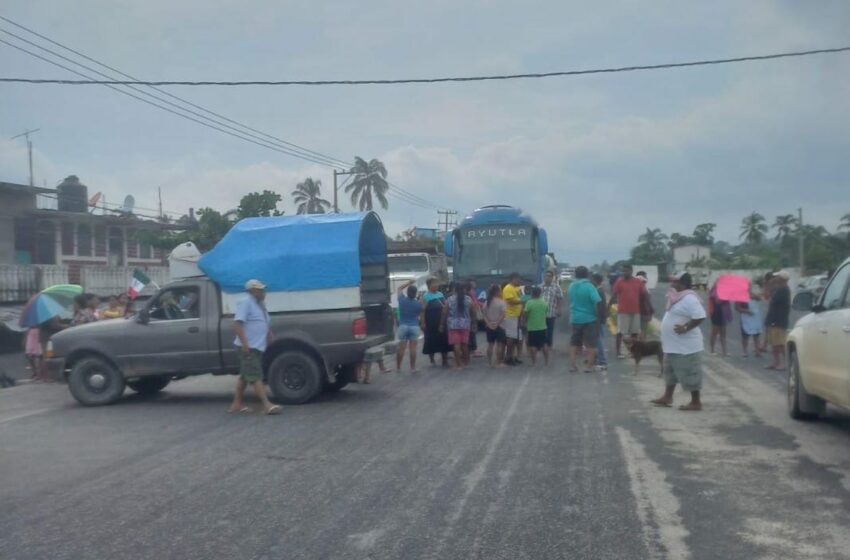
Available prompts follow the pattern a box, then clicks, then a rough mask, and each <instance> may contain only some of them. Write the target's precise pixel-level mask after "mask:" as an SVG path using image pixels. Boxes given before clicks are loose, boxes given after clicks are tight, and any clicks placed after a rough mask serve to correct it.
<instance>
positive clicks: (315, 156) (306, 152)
mask: <svg viewBox="0 0 850 560" xmlns="http://www.w3.org/2000/svg"><path fill="white" fill-rule="evenodd" d="M0 19H2V20H3V21H6V22H7V23H9V24H11V25H14V26H15V27H18V28H20V29H22V30H24V31H26V32H28V33H31V34H33V35H35V36H36V37H39V38H41V39H43V40H45V41H47V42H49V43H51V44H53V45H56V46H58V47H60V48H62V49H65V50H67V51H69V52H71V53H74V54H75V55H77V56H80V57H82V58H84V59H86V60H89V61H91V62H93V63H95V64H97V65H99V66H101V67H103V68H106V69H108V70H111V71H112V72H115V73H118V74H120V75H122V76H125V77H128V78H131V79H133V80H136V78H134V77H133V76H131V75H129V74H125V73H124V72H121V71H120V70H118V69H116V68H113V67H111V66H109V65H107V64H105V63H102V62H100V61H98V60H96V59H94V58H92V57H89V56H87V55H85V54H83V53H81V52H79V51H77V50H74V49H72V48H70V47H68V46H66V45H63V44H62V43H59V42H58V41H54V40H53V39H51V38H49V37H47V36H45V35H42V34H40V33H38V32H36V31H34V30H32V29H30V28H28V27H25V26H23V25H21V24H19V23H16V22H14V21H12V20H11V19H9V18H7V17H4V16H1V15H0ZM0 31H2V32H4V33H6V34H8V35H10V36H12V37H14V38H16V39H18V40H19V41H23V42H24V43H27V44H29V45H32V46H34V47H36V48H39V49H41V50H43V51H45V52H48V53H50V54H52V55H53V56H56V57H58V58H60V59H62V60H65V61H67V62H70V63H72V64H75V65H77V66H80V67H82V68H84V69H86V70H88V71H91V72H94V73H95V74H97V75H99V76H101V77H105V78H111V76H108V75H107V74H104V73H103V72H100V71H98V70H96V69H94V68H91V67H90V66H87V65H85V64H82V63H80V62H78V61H76V60H73V59H71V58H68V57H66V56H64V55H62V54H59V53H57V52H55V51H53V50H51V49H48V48H46V47H44V46H42V45H39V44H37V43H35V42H32V41H29V40H27V39H25V38H23V37H21V36H19V35H17V34H15V33H12V32H11V31H8V30H6V29H2V28H0ZM0 42H2V43H5V44H6V45H8V46H11V47H13V48H16V49H18V50H21V51H23V52H25V53H27V54H30V55H31V56H36V57H37V58H39V59H41V60H43V61H45V62H49V63H51V64H54V65H56V66H58V67H60V68H63V69H65V70H68V71H70V72H72V73H74V74H76V75H78V76H83V77H86V78H89V76H86V75H85V74H81V73H79V72H77V71H75V70H72V69H69V68H67V67H66V66H64V65H62V64H59V63H56V62H54V61H51V60H49V59H46V58H44V57H42V56H39V55H37V54H35V53H32V52H31V51H28V50H27V49H23V48H21V47H19V46H17V45H14V44H12V43H9V42H7V41H2V40H0ZM103 85H107V86H109V84H103ZM128 87H129V88H130V89H132V90H133V91H136V92H137V93H140V94H141V95H146V96H148V97H152V98H154V99H156V100H157V101H161V102H163V103H165V104H167V105H169V106H171V107H173V108H175V109H177V110H179V111H185V112H187V113H189V114H191V115H194V116H196V117H199V118H201V119H204V120H207V121H209V122H212V123H214V124H215V125H217V126H222V127H225V128H227V129H230V130H231V131H233V132H235V133H238V134H244V135H247V136H250V137H252V138H254V139H255V140H259V141H261V142H262V143H263V144H262V145H264V147H267V148H268V147H269V146H266V145H265V143H266V142H267V141H266V140H265V138H262V137H261V136H258V134H259V135H262V136H263V137H266V138H269V139H270V142H269V143H272V144H275V143H279V144H282V146H280V150H279V151H283V153H285V154H287V155H290V156H293V157H299V158H301V159H305V160H307V161H310V162H312V163H319V164H321V165H325V166H327V167H332V168H337V167H339V166H345V167H346V168H350V167H352V164H351V163H350V162H344V161H342V160H340V159H339V158H335V157H333V156H329V155H327V154H323V153H321V152H317V151H314V150H310V149H308V148H304V147H303V146H299V145H298V144H294V143H292V142H287V141H286V140H283V139H281V138H278V137H276V136H273V135H270V134H268V133H265V132H262V131H260V130H257V129H255V128H252V127H250V126H248V125H245V124H244V123H240V122H238V121H235V120H233V119H230V118H228V117H225V116H224V115H221V114H219V113H216V112H214V111H211V110H209V109H206V108H205V107H202V106H200V105H197V104H194V103H192V102H190V101H188V100H186V99H183V98H181V97H178V96H176V95H173V94H171V93H169V92H167V91H165V90H162V89H159V88H156V87H153V86H149V87H151V89H154V90H155V91H158V92H160V93H162V94H163V95H166V96H168V97H170V98H172V99H176V100H178V101H180V102H182V103H185V104H187V105H189V106H191V107H194V108H197V109H199V110H200V111H203V112H205V113H207V114H210V115H214V116H215V117H218V118H219V119H222V120H224V121H227V122H230V123H233V124H236V125H238V126H239V127H241V128H243V129H245V130H247V131H248V132H245V130H240V129H238V128H235V127H232V126H230V125H228V124H227V123H225V122H220V121H218V120H215V119H211V118H209V117H206V116H205V115H202V114H200V113H197V112H195V111H192V110H190V109H186V108H185V107H182V106H180V105H177V104H175V103H173V102H170V101H168V100H167V99H164V98H162V97H160V96H157V95H154V94H151V93H149V92H146V91H144V90H141V89H139V88H136V87H132V86H129V85H128ZM111 89H116V88H114V87H113V88H111ZM116 91H119V92H121V93H124V94H125V95H130V96H131V97H133V98H135V99H138V100H140V101H143V102H146V103H148V104H152V105H154V106H156V107H158V108H160V109H163V110H167V111H169V112H172V113H174V111H170V110H169V109H167V108H165V107H162V106H160V105H158V104H156V103H153V102H150V101H147V100H144V99H139V98H138V97H136V96H134V95H132V94H129V93H127V92H124V91H122V90H120V89H116ZM174 114H177V115H178V116H182V117H183V118H187V119H189V120H193V121H194V122H197V123H198V124H202V125H204V126H209V125H206V124H204V123H201V122H198V121H197V120H195V119H193V118H192V117H189V116H187V115H182V114H178V113H174ZM212 128H214V127H212ZM216 130H219V129H216ZM219 131H220V132H225V133H227V132H226V131H221V130H219ZM253 133H256V134H253ZM231 136H233V134H231ZM237 137H238V136H237ZM243 139H244V138H243ZM249 141H250V140H249ZM254 143H256V142H254ZM293 151H297V152H298V153H297V154H296V153H293ZM305 156H306V157H305ZM317 160H321V162H320V161H317ZM391 187H392V189H391V190H390V191H388V192H390V193H391V196H393V197H394V198H396V199H398V200H400V201H402V202H406V203H408V204H411V205H414V206H418V207H420V208H427V209H431V208H434V209H442V208H441V207H439V206H438V205H435V204H433V203H431V202H430V201H427V200H425V199H423V198H422V197H419V196H417V195H415V194H413V193H410V192H409V191H406V190H404V189H402V188H401V187H399V186H398V185H394V184H392V183H391Z"/></svg>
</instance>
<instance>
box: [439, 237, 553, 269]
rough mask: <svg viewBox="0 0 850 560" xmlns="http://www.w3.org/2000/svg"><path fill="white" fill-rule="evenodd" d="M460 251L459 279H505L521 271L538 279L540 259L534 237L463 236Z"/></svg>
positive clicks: (457, 261)
mask: <svg viewBox="0 0 850 560" xmlns="http://www.w3.org/2000/svg"><path fill="white" fill-rule="evenodd" d="M460 239H461V243H460V251H459V254H458V257H457V258H456V263H455V273H456V274H457V275H459V276H464V277H466V276H469V277H474V276H505V275H508V274H510V273H512V272H518V273H520V274H522V275H523V276H530V277H534V276H536V270H537V264H538V263H537V260H536V258H535V252H534V250H533V244H534V241H533V239H534V238H533V236H531V235H523V236H517V237H506V236H498V237H489V236H485V237H468V236H466V235H461V236H460Z"/></svg>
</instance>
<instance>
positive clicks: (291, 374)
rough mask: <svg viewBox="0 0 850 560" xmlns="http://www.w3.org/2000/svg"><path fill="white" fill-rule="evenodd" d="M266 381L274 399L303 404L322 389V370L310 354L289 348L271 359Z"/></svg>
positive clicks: (286, 402) (285, 402)
mask: <svg viewBox="0 0 850 560" xmlns="http://www.w3.org/2000/svg"><path fill="white" fill-rule="evenodd" d="M268 382H269V388H270V389H271V391H272V396H274V398H275V400H277V401H279V402H282V403H284V404H303V403H305V402H307V401H309V400H310V399H312V398H313V397H315V396H316V395H317V394H319V392H320V391H321V390H322V372H321V370H320V369H319V365H318V364H317V363H316V360H314V359H313V358H312V357H311V356H309V355H308V354H305V353H304V352H299V351H297V350H290V351H286V352H283V353H282V354H279V355H278V356H277V357H276V358H275V359H274V360H272V363H271V365H270V366H269V371H268Z"/></svg>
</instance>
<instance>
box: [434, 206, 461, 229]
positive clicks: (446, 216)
mask: <svg viewBox="0 0 850 560" xmlns="http://www.w3.org/2000/svg"><path fill="white" fill-rule="evenodd" d="M437 214H439V215H440V216H442V217H443V219H442V220H440V219H439V218H438V219H437V229H439V228H440V226H441V225H442V226H443V231H444V232H446V233H448V231H449V226H450V225H452V226H453V225H455V224H456V222H455V221H454V220H453V221H452V222H449V216H457V210H437Z"/></svg>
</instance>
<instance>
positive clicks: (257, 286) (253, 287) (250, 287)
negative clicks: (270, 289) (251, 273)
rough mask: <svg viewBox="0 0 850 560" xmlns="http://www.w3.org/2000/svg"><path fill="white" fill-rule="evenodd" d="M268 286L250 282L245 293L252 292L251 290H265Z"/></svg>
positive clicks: (255, 281) (253, 281)
mask: <svg viewBox="0 0 850 560" xmlns="http://www.w3.org/2000/svg"><path fill="white" fill-rule="evenodd" d="M265 289H266V285H265V284H263V283H262V282H260V281H259V280H248V281H247V282H245V291H246V292H250V291H251V290H265Z"/></svg>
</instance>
